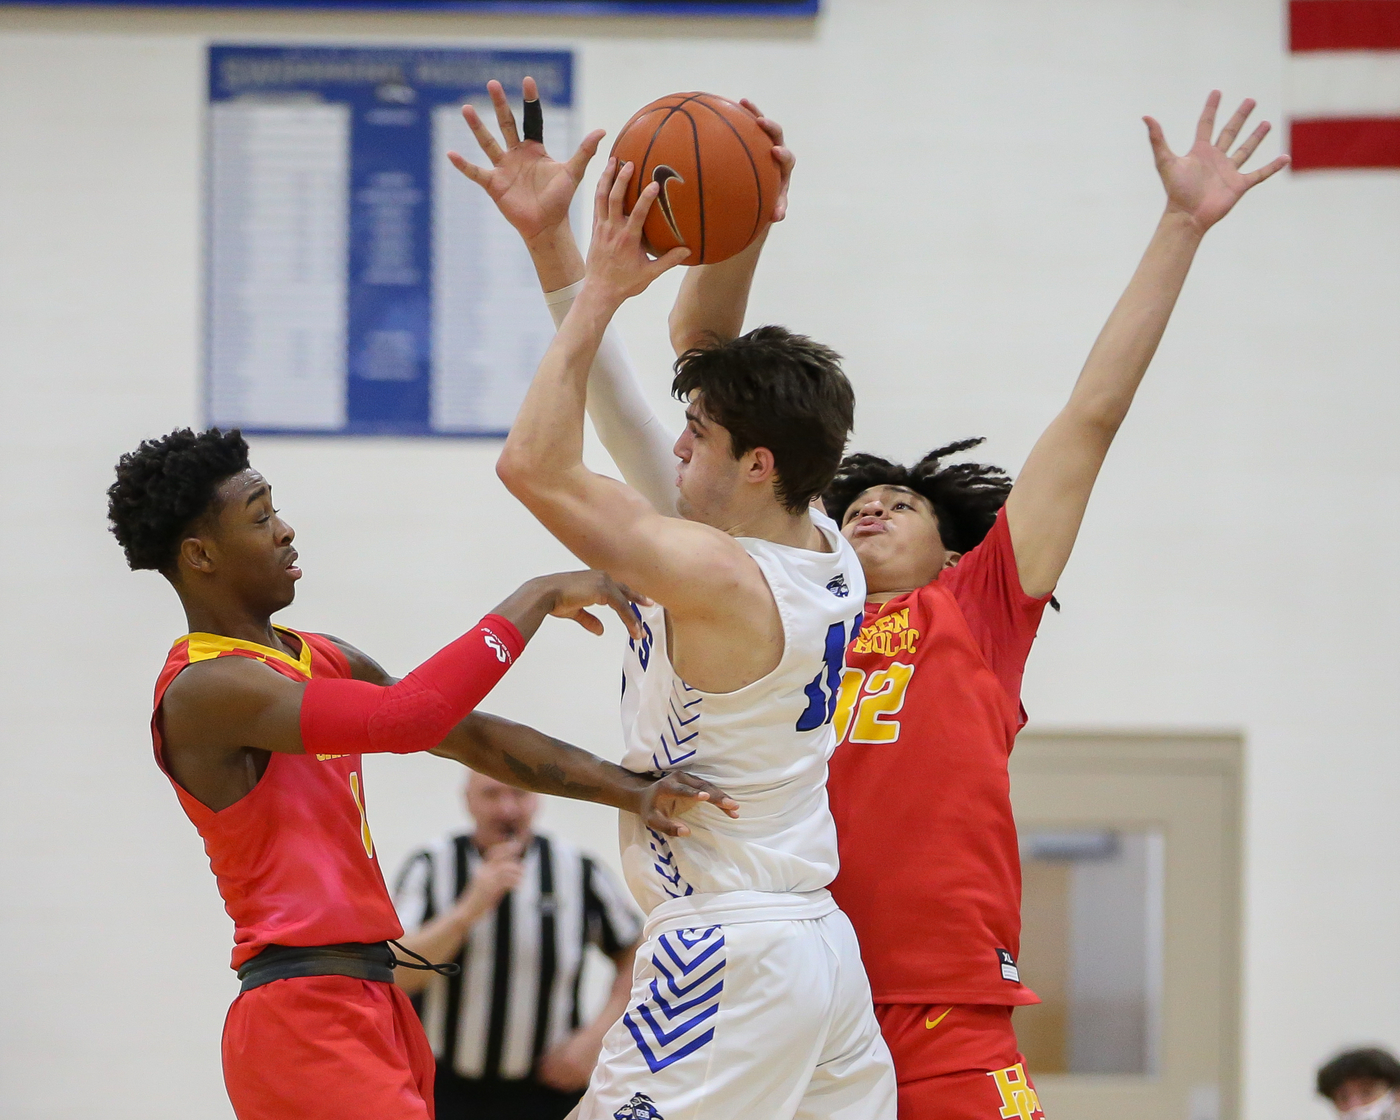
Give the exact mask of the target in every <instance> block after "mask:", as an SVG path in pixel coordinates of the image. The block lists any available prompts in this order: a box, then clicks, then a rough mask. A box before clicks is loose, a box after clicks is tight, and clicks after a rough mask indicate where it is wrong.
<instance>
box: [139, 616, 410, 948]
mask: <svg viewBox="0 0 1400 1120" xmlns="http://www.w3.org/2000/svg"><path fill="white" fill-rule="evenodd" d="M277 629H278V630H279V631H280V632H281V634H282V635H283V637H285V638H286V639H288V644H289V645H291V646H293V647H297V648H299V649H300V651H301V652H300V656H299V657H295V658H293V657H289V656H288V655H287V654H285V653H283V652H282V651H281V650H276V649H272V648H270V647H268V646H261V645H257V644H256V643H253V642H243V641H239V640H237V639H234V638H225V637H222V636H220V635H217V634H187V635H185V637H183V638H181V639H180V640H179V641H177V642H176V643H175V645H174V647H173V648H172V649H171V651H170V656H169V657H167V658H166V661H165V668H164V669H163V670H162V671H161V674H160V678H159V679H158V680H157V681H156V697H155V714H154V715H153V716H152V718H151V738H152V739H153V741H154V743H155V752H156V763H157V765H159V766H160V768H161V770H163V771H165V774H166V777H168V778H170V784H171V785H173V786H174V787H175V794H176V796H178V797H179V799H180V804H181V805H182V806H183V807H184V810H185V814H186V815H187V816H188V817H189V818H190V820H191V821H193V822H194V826H195V828H197V829H198V830H199V834H200V836H202V837H203V838H204V850H205V852H207V853H208V855H209V866H210V867H211V868H212V869H213V872H214V877H215V879H217V880H218V883H219V894H221V895H222V896H223V899H224V908H225V909H226V910H227V911H228V914H229V917H231V918H232V919H233V941H234V947H233V967H234V968H235V969H236V968H238V967H239V966H240V965H242V964H243V963H244V962H245V961H247V960H248V959H249V958H250V957H252V956H253V955H254V954H256V953H258V952H259V951H260V950H262V949H263V948H264V947H265V946H267V945H272V944H277V945H336V944H341V943H344V942H366V943H368V942H375V941H386V940H388V939H390V938H397V937H400V936H402V935H403V927H402V926H401V925H399V919H398V916H397V915H396V914H395V913H394V906H393V903H392V902H390V900H389V892H388V891H387V890H386V889H385V887H384V876H383V875H382V874H381V872H380V870H379V860H378V858H377V856H376V855H375V851H374V839H373V837H371V835H370V831H369V821H368V819H367V818H366V816H365V785H364V770H363V769H362V768H361V766H360V756H359V755H357V754H329V755H327V754H323V755H305V754H281V753H278V752H276V751H274V752H271V758H270V759H269V760H268V764H267V769H266V770H265V771H264V772H263V776H262V778H261V780H260V781H259V782H258V784H257V785H256V786H254V787H253V789H252V792H250V793H248V794H247V795H245V796H244V797H242V798H240V799H239V800H238V801H235V802H234V803H233V804H232V805H230V806H228V807H227V808H226V809H221V810H219V811H218V812H217V813H216V812H213V811H212V810H211V809H209V808H208V807H207V806H205V805H203V804H202V803H201V802H199V801H197V800H196V799H195V798H193V797H191V796H190V795H189V794H188V793H187V792H185V790H183V789H181V788H180V784H179V783H178V782H176V781H175V779H174V777H172V776H171V775H170V772H169V770H167V769H166V766H165V758H164V755H163V752H162V748H161V719H160V704H161V700H162V698H163V697H164V696H165V690H166V689H167V688H169V687H170V682H171V681H173V680H174V679H175V678H176V677H177V676H179V674H180V673H181V671H182V670H184V669H186V668H187V667H188V666H190V665H193V664H194V663H195V662H197V661H206V660H208V659H210V658H213V657H251V658H254V659H255V660H258V661H261V662H262V663H263V664H265V665H266V666H267V667H268V668H269V669H273V670H275V671H276V672H279V673H281V674H282V675H283V676H285V677H290V678H291V679H292V680H296V681H302V680H310V679H311V678H312V677H349V676H350V675H351V674H350V665H349V663H348V662H347V661H346V660H345V655H344V654H342V653H341V652H340V650H339V649H337V648H336V646H335V644H334V643H333V642H331V641H329V640H328V639H326V638H324V637H322V636H321V635H319V634H302V633H299V632H298V631H295V630H288V629H286V628H285V627H280V626H279V627H278V628H277Z"/></svg>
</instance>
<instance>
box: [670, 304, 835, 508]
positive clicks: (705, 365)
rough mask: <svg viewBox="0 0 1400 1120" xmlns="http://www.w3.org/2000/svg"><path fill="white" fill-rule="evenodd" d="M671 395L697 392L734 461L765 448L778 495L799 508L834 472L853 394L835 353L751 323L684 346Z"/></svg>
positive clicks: (787, 504) (783, 331)
mask: <svg viewBox="0 0 1400 1120" xmlns="http://www.w3.org/2000/svg"><path fill="white" fill-rule="evenodd" d="M675 372H676V376H675V379H674V380H673V381H672V382H671V392H672V393H674V394H675V395H676V396H677V397H679V398H680V399H681V400H687V399H688V398H689V397H690V395H691V394H692V393H697V392H698V393H699V394H700V395H701V397H702V401H701V407H702V408H703V409H704V410H705V415H706V416H707V417H709V418H710V419H711V420H713V421H714V422H715V423H717V424H720V425H722V426H723V427H724V428H725V429H726V430H727V431H728V432H729V439H730V450H731V452H732V453H733V455H734V458H736V459H737V458H739V456H741V455H743V454H745V453H746V452H749V451H752V450H753V449H754V448H755V447H766V448H768V450H769V451H771V452H772V453H773V463H774V467H775V473H776V475H777V478H776V483H775V488H776V493H777V496H778V500H779V501H781V502H782V503H783V505H784V506H785V507H787V509H788V511H789V512H791V513H801V512H803V511H804V510H805V509H806V508H807V506H808V505H809V504H810V503H811V501H812V499H813V498H815V497H816V496H817V495H818V494H820V493H821V492H822V491H823V490H825V489H826V487H827V485H828V484H829V483H830V482H831V480H832V479H833V478H834V477H835V476H836V468H837V466H838V464H839V463H840V462H841V452H842V451H844V450H845V448H846V440H847V438H849V436H850V434H851V427H852V424H853V423H854V420H855V393H854V392H853V391H852V390H851V383H850V382H849V381H847V380H846V375H845V374H844V373H843V372H842V371H841V355H840V354H838V353H836V351H835V350H832V349H831V348H830V347H829V346H823V345H822V344H821V343H820V342H813V341H812V340H811V339H810V338H808V337H806V336H805V335H800V334H793V333H792V332H791V331H789V330H786V329H784V328H783V327H759V328H758V329H757V330H752V331H749V333H748V334H745V335H740V336H739V337H738V338H734V339H730V340H729V341H727V342H722V341H720V340H718V339H716V340H715V342H714V344H713V345H711V346H697V347H693V348H691V349H689V350H687V351H686V352H685V353H684V354H682V355H681V356H680V357H679V358H677V359H676V364H675Z"/></svg>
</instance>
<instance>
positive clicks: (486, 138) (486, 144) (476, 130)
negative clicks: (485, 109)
mask: <svg viewBox="0 0 1400 1120" xmlns="http://www.w3.org/2000/svg"><path fill="white" fill-rule="evenodd" d="M462 119H463V120H464V121H466V122H467V127H468V128H469V129H471V130H472V135H473V136H475V137H476V142H477V144H479V145H480V147H481V153H482V155H484V156H485V157H486V158H487V159H489V160H490V161H491V166H492V167H495V166H496V164H498V163H500V162H501V160H503V159H504V158H505V154H506V153H505V152H504V151H503V150H502V149H501V146H500V144H498V143H497V142H496V138H495V137H494V136H492V135H491V130H490V129H489V128H487V127H486V125H485V124H484V123H483V122H482V119H481V116H480V114H479V113H477V111H476V106H475V105H463V106H462Z"/></svg>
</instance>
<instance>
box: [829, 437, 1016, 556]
mask: <svg viewBox="0 0 1400 1120" xmlns="http://www.w3.org/2000/svg"><path fill="white" fill-rule="evenodd" d="M982 442H983V440H982V438H981V437H979V438H977V439H960V440H958V441H957V442H956V443H949V444H946V445H944V446H943V447H939V448H937V449H936V450H933V451H930V452H929V453H928V454H927V455H925V456H924V457H923V458H922V459H920V460H919V461H918V462H917V463H915V464H914V465H913V466H912V467H906V466H903V465H902V464H900V463H892V462H890V461H889V460H888V459H881V458H880V457H879V456H878V455H867V454H864V453H860V454H856V455H847V456H846V458H844V459H842V460H841V466H840V468H839V469H838V470H837V472H836V478H835V479H834V480H833V481H832V483H831V485H830V486H828V487H827V488H826V493H824V494H823V495H822V501H823V504H824V505H825V506H826V512H827V514H828V516H830V517H831V518H832V520H834V521H835V522H836V523H837V524H838V525H839V524H841V522H842V521H843V520H844V519H845V516H846V511H847V510H849V509H850V507H851V503H852V502H854V501H855V500H856V498H857V497H858V496H859V495H860V494H862V493H864V492H865V491H866V490H869V489H870V488H871V487H872V486H903V487H906V488H908V489H910V490H912V491H914V493H916V494H922V495H923V496H924V497H925V498H927V499H928V501H929V504H930V505H931V506H933V513H934V516H935V517H937V518H938V535H939V537H940V538H941V539H942V541H943V547H944V548H946V549H948V550H949V551H950V552H968V551H969V550H971V549H973V548H976V547H977V546H978V545H979V544H981V543H982V538H983V537H985V536H986V535H987V534H988V533H989V532H990V531H991V528H992V525H993V524H995V523H996V519H997V511H998V510H999V509H1001V507H1002V506H1003V505H1005V504H1006V496H1007V495H1008V494H1009V493H1011V476H1010V475H1008V474H1007V473H1006V472H1005V471H1004V470H1002V469H1001V468H1000V467H994V466H991V465H990V464H988V463H952V464H950V465H948V466H944V465H943V460H944V459H946V458H948V456H950V455H956V454H958V453H959V452H962V451H968V450H970V449H972V448H974V447H976V446H977V445H978V444H980V443H982Z"/></svg>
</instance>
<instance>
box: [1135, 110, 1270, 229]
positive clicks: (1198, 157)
mask: <svg viewBox="0 0 1400 1120" xmlns="http://www.w3.org/2000/svg"><path fill="white" fill-rule="evenodd" d="M1254 104H1255V103H1254V101H1253V100H1252V99H1250V98H1246V99H1245V100H1244V101H1242V102H1241V103H1240V107H1239V108H1238V109H1236V110H1235V115H1234V116H1233V117H1231V118H1230V120H1229V121H1228V122H1227V123H1226V125H1225V127H1224V128H1222V129H1221V130H1220V135H1219V137H1217V138H1216V140H1215V141H1214V142H1213V143H1212V141H1211V136H1212V135H1213V134H1214V132H1215V113H1216V110H1217V109H1219V107H1220V91H1219V90H1218V89H1217V90H1212V91H1211V94H1210V96H1209V97H1207V98H1206V107H1205V109H1204V110H1202V112H1201V119H1200V120H1199V121H1198V122H1197V123H1196V140H1195V143H1193V144H1192V145H1191V150H1190V151H1188V152H1187V153H1186V154H1185V155H1183V156H1179V155H1176V154H1175V153H1174V152H1173V151H1172V150H1171V149H1170V148H1169V147H1167V141H1166V137H1165V136H1163V134H1162V126H1161V125H1160V124H1158V123H1157V121H1155V120H1154V119H1153V118H1152V117H1143V118H1142V119H1143V121H1144V122H1146V124H1147V138H1148V139H1149V140H1150V141H1151V142H1152V154H1153V157H1154V158H1155V159H1156V161H1157V174H1159V175H1160V176H1161V177H1162V185H1163V186H1164V187H1165V188H1166V190H1167V211H1168V213H1172V212H1176V213H1180V214H1184V215H1186V216H1187V217H1189V218H1190V219H1191V220H1192V221H1193V222H1194V223H1195V225H1196V227H1197V229H1198V230H1199V231H1200V232H1201V233H1204V232H1205V231H1206V230H1208V229H1209V228H1210V227H1211V226H1213V225H1215V223H1216V222H1218V221H1220V219H1221V218H1223V217H1224V216H1225V215H1226V214H1228V213H1229V212H1230V210H1231V208H1232V207H1233V206H1234V205H1235V203H1236V202H1238V201H1239V200H1240V197H1241V196H1242V195H1243V194H1244V193H1245V191H1247V190H1249V189H1250V188H1251V187H1254V186H1257V185H1258V184H1260V183H1262V182H1263V181H1264V180H1265V179H1267V178H1268V177H1269V176H1270V175H1272V174H1273V173H1274V172H1276V171H1280V170H1282V169H1283V168H1284V167H1287V166H1288V157H1287V156H1279V157H1278V158H1277V159H1275V160H1273V161H1272V162H1271V163H1268V164H1265V165H1264V166H1263V167H1261V168H1259V169H1258V170H1257V171H1250V172H1248V173H1245V172H1243V171H1241V170H1240V169H1241V168H1242V167H1243V166H1244V163H1245V160H1247V159H1249V157H1250V156H1251V155H1253V154H1254V150H1255V149H1256V148H1257V147H1259V143H1260V141H1262V140H1263V139H1264V137H1265V136H1267V135H1268V134H1269V128H1270V125H1269V122H1268V121H1264V122H1262V123H1261V124H1260V125H1259V127H1258V128H1256V129H1255V130H1254V131H1253V132H1252V133H1250V134H1249V138H1248V139H1246V140H1245V141H1244V143H1242V144H1241V145H1240V146H1239V147H1238V148H1236V149H1235V150H1234V152H1231V151H1230V145H1232V144H1233V143H1234V142H1235V138H1236V137H1237V136H1238V135H1239V134H1240V129H1242V128H1243V127H1244V123H1245V121H1247V120H1248V119H1249V114H1250V113H1252V112H1253V111H1254Z"/></svg>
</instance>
